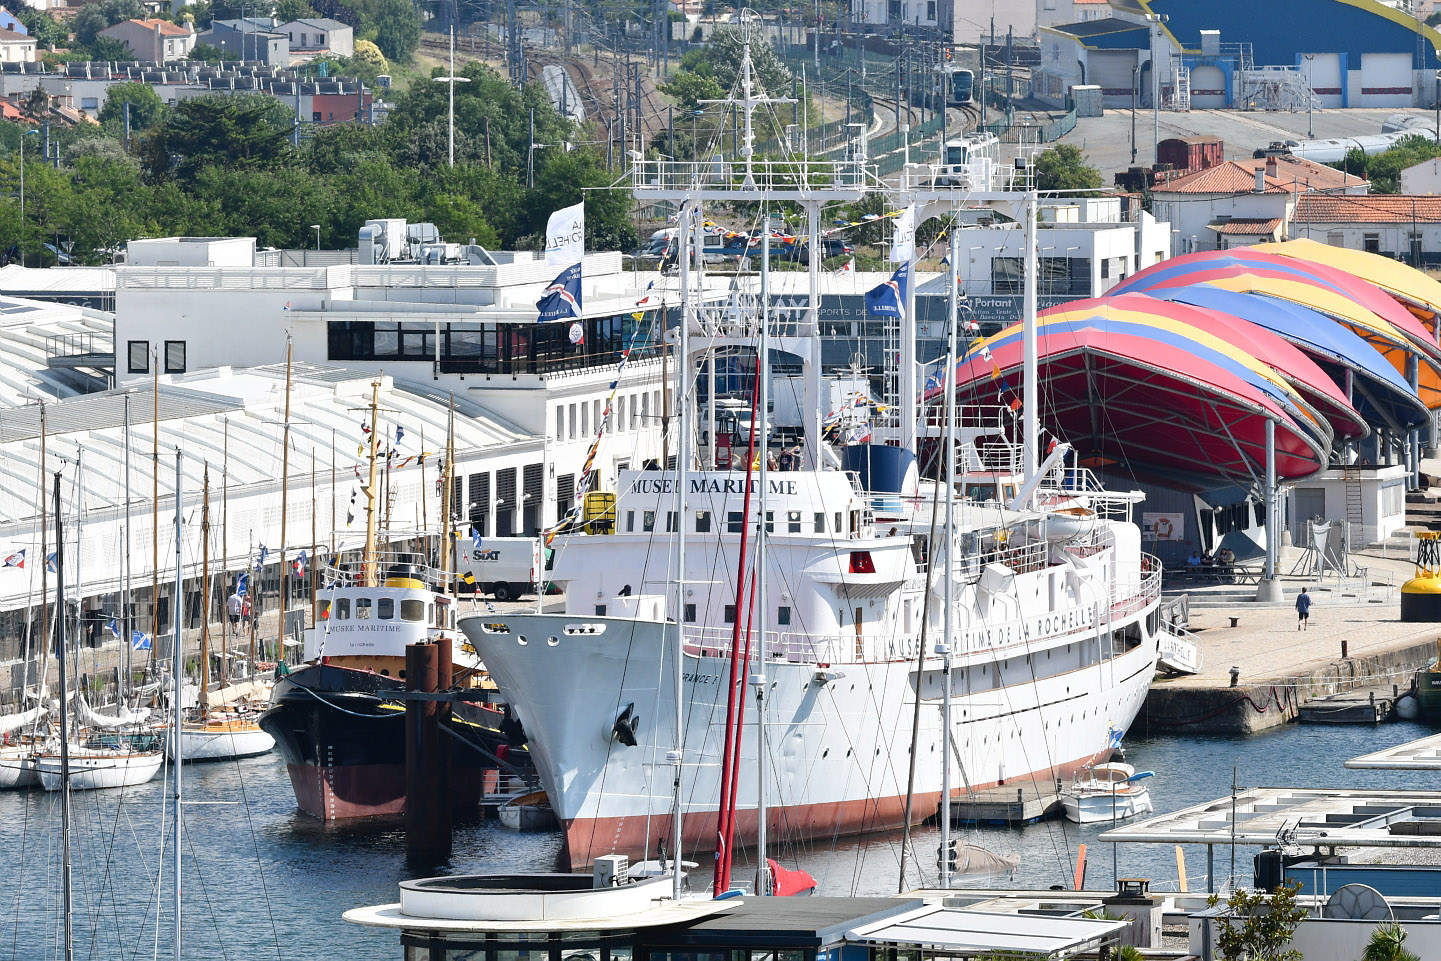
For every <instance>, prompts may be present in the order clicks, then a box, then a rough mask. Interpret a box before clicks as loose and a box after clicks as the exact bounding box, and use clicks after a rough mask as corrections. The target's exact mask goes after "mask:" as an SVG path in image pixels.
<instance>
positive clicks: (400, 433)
mask: <svg viewBox="0 0 1441 961" xmlns="http://www.w3.org/2000/svg"><path fill="white" fill-rule="evenodd" d="M404 438H405V428H404V427H401V426H400V425H399V424H396V425H395V446H396V447H399V446H400V442H401V440H403V439H404Z"/></svg>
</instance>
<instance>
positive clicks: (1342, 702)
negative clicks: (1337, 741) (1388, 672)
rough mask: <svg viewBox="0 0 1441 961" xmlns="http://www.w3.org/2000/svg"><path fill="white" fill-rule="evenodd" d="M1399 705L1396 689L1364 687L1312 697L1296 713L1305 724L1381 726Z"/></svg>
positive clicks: (1298, 718)
mask: <svg viewBox="0 0 1441 961" xmlns="http://www.w3.org/2000/svg"><path fill="white" fill-rule="evenodd" d="M1395 703H1396V693H1395V688H1393V687H1392V686H1391V685H1389V684H1388V685H1386V686H1385V687H1365V688H1358V689H1357V690H1354V691H1341V692H1339V693H1336V694H1328V695H1326V696H1324V697H1313V698H1311V699H1310V700H1308V701H1306V702H1305V703H1304V704H1302V705H1301V706H1300V707H1299V708H1298V709H1297V711H1296V719H1297V720H1299V721H1302V722H1304V723H1306V724H1379V723H1381V722H1382V721H1384V720H1386V719H1387V718H1388V717H1390V716H1391V708H1392V707H1393V706H1394V705H1395Z"/></svg>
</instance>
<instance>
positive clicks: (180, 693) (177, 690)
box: [170, 447, 185, 961]
mask: <svg viewBox="0 0 1441 961" xmlns="http://www.w3.org/2000/svg"><path fill="white" fill-rule="evenodd" d="M180 457H181V455H180V448H178V447H177V448H175V597H174V599H173V600H172V601H171V610H172V611H173V614H172V617H173V619H174V624H173V628H174V631H175V641H174V645H173V646H172V648H171V667H170V679H171V683H172V694H173V695H174V698H175V700H174V701H173V702H172V706H173V707H174V708H175V716H174V719H173V720H172V721H171V723H172V724H173V725H174V727H173V728H172V731H173V733H174V735H175V809H174V812H173V814H174V817H175V831H174V834H175V867H174V870H175V877H174V879H173V882H174V891H173V895H174V902H175V903H174V907H173V910H174V912H175V961H181V958H180V944H181V942H180V871H181V868H182V867H183V865H184V862H183V860H182V858H181V854H182V851H183V850H184V843H183V841H182V840H181V832H182V831H183V829H184V819H183V818H182V817H181V813H180V809H181V806H182V805H183V804H184V803H185V787H184V785H185V777H184V774H185V742H184V741H183V740H182V739H181V736H180V725H181V722H182V721H183V720H184V715H183V710H184V707H183V705H184V703H185V697H184V695H185V657H184V653H185V652H184V651H183V650H181V646H180V639H181V631H180V595H181V590H182V588H183V586H184V570H185V569H184V566H183V557H182V555H181V537H182V535H183V534H184V528H183V527H181V516H180V500H181V498H180Z"/></svg>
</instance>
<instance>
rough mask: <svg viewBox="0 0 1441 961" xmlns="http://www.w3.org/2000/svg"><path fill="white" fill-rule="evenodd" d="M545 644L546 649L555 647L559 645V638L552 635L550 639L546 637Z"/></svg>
mask: <svg viewBox="0 0 1441 961" xmlns="http://www.w3.org/2000/svg"><path fill="white" fill-rule="evenodd" d="M545 643H546V645H547V646H548V647H555V646H556V645H557V644H559V643H560V638H558V637H556V636H555V635H554V634H552V635H551V636H550V637H547V638H546V639H545Z"/></svg>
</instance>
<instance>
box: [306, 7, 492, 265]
mask: <svg viewBox="0 0 1441 961" xmlns="http://www.w3.org/2000/svg"><path fill="white" fill-rule="evenodd" d="M431 79H432V80H434V81H435V82H436V83H446V84H450V166H451V169H454V168H455V85H456V84H458V83H470V78H469V77H457V76H456V75H455V25H454V24H451V27H450V76H448V77H432V78H431ZM317 246H318V244H317Z"/></svg>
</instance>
